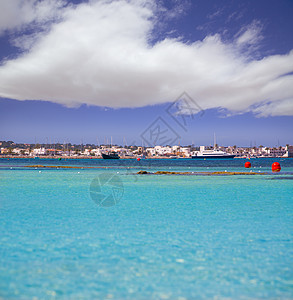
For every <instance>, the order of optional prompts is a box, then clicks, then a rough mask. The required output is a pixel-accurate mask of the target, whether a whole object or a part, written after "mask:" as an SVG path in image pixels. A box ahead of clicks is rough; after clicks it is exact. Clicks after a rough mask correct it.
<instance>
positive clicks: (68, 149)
mask: <svg viewBox="0 0 293 300" xmlns="http://www.w3.org/2000/svg"><path fill="white" fill-rule="evenodd" d="M0 147H1V155H2V156H29V157H35V156H67V157H93V158H99V157H101V155H102V153H108V152H116V153H118V154H119V156H120V157H122V158H135V157H138V156H145V157H150V158H151V157H152V158H156V157H159V158H175V157H183V158H184V157H186V158H188V157H191V156H192V155H194V154H195V152H196V151H199V149H200V148H201V149H203V146H201V147H200V148H199V147H194V146H179V145H177V146H159V145H158V146H154V147H140V146H124V147H122V146H115V145H114V146H110V145H100V146H96V145H90V144H87V145H71V144H66V145H62V144H58V145H39V144H16V143H13V142H0ZM205 148H206V149H212V148H213V147H205ZM216 148H217V149H219V150H222V151H225V152H227V153H231V154H234V155H236V156H237V157H293V146H289V145H286V146H279V147H264V146H262V145H261V146H259V147H237V146H228V147H223V146H217V145H216Z"/></svg>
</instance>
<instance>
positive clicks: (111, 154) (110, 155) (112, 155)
mask: <svg viewBox="0 0 293 300" xmlns="http://www.w3.org/2000/svg"><path fill="white" fill-rule="evenodd" d="M102 157H103V159H119V158H120V156H119V155H118V154H117V153H116V152H109V153H107V154H106V153H102Z"/></svg>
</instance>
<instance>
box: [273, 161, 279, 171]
mask: <svg viewBox="0 0 293 300" xmlns="http://www.w3.org/2000/svg"><path fill="white" fill-rule="evenodd" d="M272 171H273V172H280V171H281V165H280V164H279V163H278V162H274V163H273V164H272Z"/></svg>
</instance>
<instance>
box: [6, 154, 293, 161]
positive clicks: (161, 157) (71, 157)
mask: <svg viewBox="0 0 293 300" xmlns="http://www.w3.org/2000/svg"><path fill="white" fill-rule="evenodd" d="M0 158H9V159H10V158H31V159H60V158H61V159H62V160H63V159H64V160H65V159H103V158H102V157H99V156H61V155H60V156H57V155H56V156H50V155H42V156H36V157H32V156H27V155H0ZM138 158H140V157H123V156H121V157H120V159H133V160H137V159H138ZM255 158H292V157H283V156H256V157H250V158H248V157H241V156H238V157H237V156H236V157H235V159H255ZM144 159H173V160H177V159H192V158H191V157H179V158H173V157H172V158H171V157H168V156H150V157H146V158H141V160H144ZM203 160H204V158H203ZM207 160H209V159H207Z"/></svg>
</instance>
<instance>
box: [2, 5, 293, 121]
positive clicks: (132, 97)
mask: <svg viewBox="0 0 293 300" xmlns="http://www.w3.org/2000/svg"><path fill="white" fill-rule="evenodd" d="M44 3H51V4H50V5H49V7H51V8H52V7H54V8H56V7H57V6H58V5H57V6H56V3H59V9H55V15H56V16H57V15H58V17H59V18H60V13H61V12H62V20H60V19H59V21H58V23H56V24H54V25H52V26H51V27H50V31H47V32H44V33H42V34H39V35H36V36H29V37H27V36H23V37H22V38H18V39H17V45H18V46H21V47H23V48H24V49H27V48H29V49H28V51H26V52H25V53H24V54H23V55H21V56H19V57H18V58H16V59H14V60H9V61H6V62H4V63H3V64H2V66H1V67H0V96H1V97H5V98H12V99H17V100H46V101H52V102H56V103H61V104H63V105H66V106H78V105H80V104H82V103H86V104H89V105H100V106H109V107H117V108H118V107H140V106H145V105H152V104H158V103H164V102H167V101H173V100H174V99H176V98H177V97H178V95H180V94H181V93H182V92H184V91H187V92H188V93H189V95H191V96H192V97H194V98H196V99H197V101H198V104H199V105H200V106H201V107H202V108H204V109H207V108H214V107H222V108H226V109H228V110H230V111H231V112H235V113H241V112H245V111H249V110H252V111H254V112H255V113H256V114H258V115H260V116H267V115H293V104H292V103H293V101H292V99H293V76H292V74H291V75H290V72H292V71H293V52H290V53H289V54H287V55H275V56H269V57H266V58H264V59H262V60H251V57H250V55H249V53H248V54H247V52H244V50H243V49H246V50H247V49H248V50H249V49H250V48H251V46H256V44H257V42H258V36H260V35H259V31H258V30H257V26H256V24H255V23H254V24H252V26H251V27H250V28H246V30H244V31H243V32H241V34H239V35H238V36H236V37H235V41H233V42H230V43H224V42H223V41H222V40H221V37H220V36H219V35H214V36H207V37H206V38H205V39H204V40H203V41H196V42H194V43H192V44H185V43H183V42H182V41H180V40H175V39H168V38H166V39H164V40H162V41H160V42H158V43H156V44H155V45H151V43H150V40H151V34H152V30H153V29H154V26H156V6H155V4H154V3H155V2H152V1H146V0H145V1H143V0H140V1H126V0H125V1H123V0H120V1H90V2H89V3H84V4H81V5H78V6H76V7H72V6H70V7H69V6H68V7H63V6H62V9H61V8H60V7H61V6H60V5H61V4H60V3H61V2H60V1H59V2H58V1H52V0H51V1H49V2H48V1H47V2H46V1H44ZM44 3H43V5H44ZM52 3H53V4H52ZM48 11H50V13H47V14H44V17H43V18H39V19H40V22H41V20H42V19H44V18H48V15H50V16H51V18H52V11H54V9H51V10H50V9H48V10H47V12H48ZM37 15H38V14H37ZM35 16H36V14H35ZM33 19H34V18H33ZM10 26H12V25H10ZM18 26H20V25H18ZM2 28H5V26H3V25H2ZM7 28H8V26H6V30H7ZM0 29H1V25H0ZM28 41H29V42H28ZM28 45H29V46H28Z"/></svg>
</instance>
